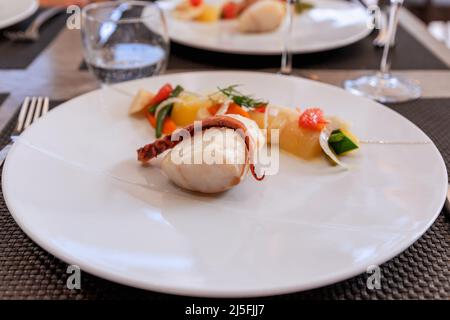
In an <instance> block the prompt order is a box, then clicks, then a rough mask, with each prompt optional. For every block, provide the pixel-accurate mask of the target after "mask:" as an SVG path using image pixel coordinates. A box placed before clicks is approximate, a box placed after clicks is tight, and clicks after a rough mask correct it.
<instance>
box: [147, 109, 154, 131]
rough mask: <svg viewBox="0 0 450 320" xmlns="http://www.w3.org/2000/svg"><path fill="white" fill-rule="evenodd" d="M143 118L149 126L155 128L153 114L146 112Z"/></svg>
mask: <svg viewBox="0 0 450 320" xmlns="http://www.w3.org/2000/svg"><path fill="white" fill-rule="evenodd" d="M145 116H146V117H147V120H148V122H149V123H150V125H151V126H152V127H153V128H156V118H155V116H154V115H153V114H151V113H150V112H148V111H147V112H146V114H145Z"/></svg>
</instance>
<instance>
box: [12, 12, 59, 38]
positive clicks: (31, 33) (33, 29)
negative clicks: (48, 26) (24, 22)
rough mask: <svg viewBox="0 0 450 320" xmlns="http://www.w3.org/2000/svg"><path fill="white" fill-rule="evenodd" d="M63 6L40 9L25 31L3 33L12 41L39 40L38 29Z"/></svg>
mask: <svg viewBox="0 0 450 320" xmlns="http://www.w3.org/2000/svg"><path fill="white" fill-rule="evenodd" d="M63 10H64V8H51V9H47V10H44V11H42V12H41V13H40V14H39V15H38V16H37V18H36V19H34V21H33V23H31V25H30V26H29V27H28V28H27V29H26V30H25V31H5V32H3V35H4V36H5V37H7V38H8V39H9V40H12V41H37V40H39V29H40V28H41V26H42V25H43V24H44V23H45V22H47V20H49V19H50V18H52V17H54V16H55V15H56V14H58V13H59V12H62V11H63Z"/></svg>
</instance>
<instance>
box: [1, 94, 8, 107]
mask: <svg viewBox="0 0 450 320" xmlns="http://www.w3.org/2000/svg"><path fill="white" fill-rule="evenodd" d="M8 95H9V94H8V93H0V107H1V106H2V103H3V101H5V100H6V98H8Z"/></svg>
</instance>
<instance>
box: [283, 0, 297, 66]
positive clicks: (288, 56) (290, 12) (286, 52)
mask: <svg viewBox="0 0 450 320" xmlns="http://www.w3.org/2000/svg"><path fill="white" fill-rule="evenodd" d="M293 21H294V6H293V0H287V1H286V27H285V30H284V35H283V37H284V39H283V52H282V55H281V69H280V73H281V74H287V75H289V74H291V73H292V51H291V36H292V24H293Z"/></svg>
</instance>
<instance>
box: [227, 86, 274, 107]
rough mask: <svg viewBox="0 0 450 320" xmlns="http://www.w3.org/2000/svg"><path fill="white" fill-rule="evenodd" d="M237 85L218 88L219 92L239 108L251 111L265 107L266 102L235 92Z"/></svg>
mask: <svg viewBox="0 0 450 320" xmlns="http://www.w3.org/2000/svg"><path fill="white" fill-rule="evenodd" d="M238 86H239V85H237V84H234V85H231V86H228V87H226V88H218V89H219V91H220V92H222V93H223V94H224V95H225V96H227V97H228V98H230V99H231V100H232V101H233V102H234V103H236V104H238V105H240V106H241V107H246V108H249V109H253V108H256V107H260V106H262V105H267V103H268V102H267V101H263V100H258V99H255V98H253V97H252V96H250V95H245V94H242V93H241V92H239V91H238V90H236V88H237V87H238Z"/></svg>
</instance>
